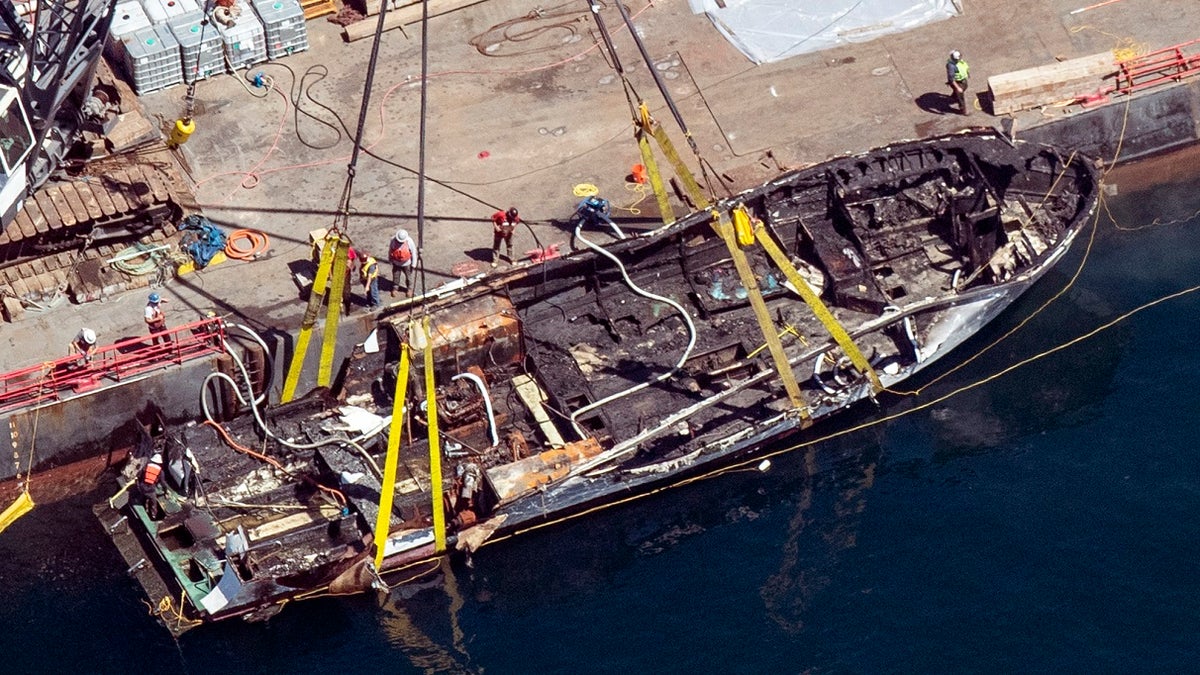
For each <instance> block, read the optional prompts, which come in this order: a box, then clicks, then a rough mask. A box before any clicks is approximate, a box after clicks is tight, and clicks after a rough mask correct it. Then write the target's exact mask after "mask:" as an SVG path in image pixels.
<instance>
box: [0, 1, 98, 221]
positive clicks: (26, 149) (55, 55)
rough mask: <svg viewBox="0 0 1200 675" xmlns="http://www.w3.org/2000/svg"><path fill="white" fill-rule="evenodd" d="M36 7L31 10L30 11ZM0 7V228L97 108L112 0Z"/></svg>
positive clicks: (60, 158)
mask: <svg viewBox="0 0 1200 675" xmlns="http://www.w3.org/2000/svg"><path fill="white" fill-rule="evenodd" d="M34 3H36V4H34ZM30 4H31V5H32V7H31V11H30V12H29V16H30V17H31V19H32V21H27V20H26V18H25V17H23V16H22V15H21V12H20V10H19V9H18V5H17V4H16V3H14V2H13V0H0V165H2V166H0V168H2V169H3V175H0V225H2V226H7V225H8V224H9V223H10V222H12V220H13V219H14V218H15V217H16V214H17V212H18V211H19V210H20V209H21V207H22V205H23V203H24V200H25V198H26V197H27V196H29V195H30V194H32V193H33V191H34V190H36V189H37V188H39V187H40V186H41V185H42V184H43V183H45V182H46V181H47V180H48V179H49V178H50V175H51V174H52V173H53V172H54V171H55V169H57V168H58V167H59V166H60V164H61V163H62V161H63V160H64V158H65V157H66V156H67V153H68V152H69V151H70V150H71V148H72V146H74V144H75V143H76V142H77V141H78V140H79V139H80V137H81V135H82V133H83V131H84V130H85V129H86V128H87V125H88V124H89V123H98V122H99V120H100V119H101V118H102V117H103V114H104V104H103V103H101V102H100V101H98V100H96V99H95V98H93V96H92V86H93V80H94V78H95V74H96V67H97V66H98V65H99V63H100V58H101V55H102V53H103V50H104V42H105V40H106V39H107V37H108V31H109V27H110V25H111V24H112V18H113V11H114V9H115V7H116V2H115V0H31V3H30Z"/></svg>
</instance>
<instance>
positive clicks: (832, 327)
mask: <svg viewBox="0 0 1200 675" xmlns="http://www.w3.org/2000/svg"><path fill="white" fill-rule="evenodd" d="M738 208H739V209H742V210H744V209H745V207H738ZM754 236H755V238H756V239H758V243H759V244H760V245H761V246H762V247H763V250H765V251H766V252H767V255H769V256H771V260H774V261H775V265H776V266H777V267H778V268H779V269H780V270H781V271H782V272H783V274H784V276H786V277H787V280H788V281H790V282H791V283H792V286H793V287H794V288H795V289H796V292H797V293H799V294H800V297H801V298H804V302H806V303H808V307H809V309H811V310H812V313H813V315H814V316H816V317H817V319H819V320H820V321H821V323H822V324H824V326H825V329H826V330H828V331H829V334H830V335H832V336H833V339H834V341H836V342H837V343H838V346H839V347H841V348H842V351H844V352H846V356H848V357H850V362H851V363H853V364H854V367H855V368H858V371H859V372H860V373H862V374H863V375H866V376H867V378H868V379H870V380H871V386H872V387H874V388H875V391H880V390H881V389H883V384H882V383H880V381H879V375H878V374H876V373H875V369H874V368H872V367H871V364H870V362H868V361H867V358H866V357H865V356H863V353H862V350H860V349H859V348H858V345H856V344H854V340H853V339H851V337H850V334H849V333H847V332H846V329H845V328H843V327H842V324H841V323H839V322H838V320H837V317H835V316H834V315H833V313H832V312H830V311H829V308H828V307H826V306H825V303H823V302H821V298H820V297H819V296H818V295H817V294H816V293H815V292H814V291H813V289H812V288H810V287H809V285H808V283H807V282H806V281H804V278H803V277H801V276H800V274H799V273H798V272H797V271H796V268H795V266H793V265H792V261H791V260H788V257H787V255H785V254H784V252H783V251H782V250H780V248H779V246H778V245H776V243H775V240H774V239H772V238H771V235H770V234H768V233H767V229H766V227H764V226H763V224H762V223H761V222H755V226H754Z"/></svg>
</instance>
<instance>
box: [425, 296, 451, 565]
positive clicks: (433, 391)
mask: <svg viewBox="0 0 1200 675" xmlns="http://www.w3.org/2000/svg"><path fill="white" fill-rule="evenodd" d="M421 332H422V334H423V335H424V337H425V400H426V401H427V402H428V405H427V408H428V411H427V414H428V416H429V483H430V488H429V491H430V492H431V493H432V494H431V495H430V497H431V498H432V499H433V549H434V551H436V552H438V553H441V552H442V551H445V550H446V510H445V509H444V508H442V444H441V438H440V436H439V435H438V418H437V387H436V386H435V383H434V381H433V339H432V338H431V337H430V335H429V317H425V322H424V324H423V325H422V326H421Z"/></svg>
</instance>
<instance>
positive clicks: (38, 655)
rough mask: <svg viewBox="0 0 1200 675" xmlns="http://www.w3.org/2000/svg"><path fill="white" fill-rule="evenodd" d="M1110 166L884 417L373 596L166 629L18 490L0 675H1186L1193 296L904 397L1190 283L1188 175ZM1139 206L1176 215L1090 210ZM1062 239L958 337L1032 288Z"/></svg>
mask: <svg viewBox="0 0 1200 675" xmlns="http://www.w3.org/2000/svg"><path fill="white" fill-rule="evenodd" d="M1179 164H1180V162H1179V161H1178V160H1170V159H1168V160H1162V161H1160V162H1159V163H1157V164H1155V165H1154V166H1153V167H1152V169H1151V174H1152V175H1153V174H1154V173H1155V172H1157V175H1159V176H1160V177H1161V176H1168V177H1169V176H1170V175H1171V174H1178V173H1179V172H1180V168H1179ZM1131 175H1132V174H1131ZM1114 179H1115V182H1116V184H1117V186H1118V188H1119V189H1120V190H1121V193H1122V194H1121V195H1120V196H1117V197H1112V198H1110V199H1109V200H1108V204H1109V207H1110V209H1111V211H1112V214H1113V216H1115V218H1116V223H1114V222H1113V221H1112V220H1111V219H1110V218H1108V217H1107V216H1106V217H1104V218H1102V219H1101V220H1100V222H1099V226H1098V229H1097V232H1096V238H1095V243H1094V245H1093V246H1092V248H1091V251H1090V253H1089V255H1088V259H1087V264H1086V266H1085V267H1084V269H1083V271H1082V273H1081V274H1080V276H1079V278H1078V280H1077V281H1075V283H1074V285H1073V286H1072V287H1071V289H1070V290H1068V291H1067V292H1066V293H1065V294H1064V295H1063V296H1062V297H1061V298H1060V299H1059V300H1058V301H1057V302H1056V303H1055V304H1054V305H1052V307H1051V309H1049V310H1048V311H1046V312H1043V313H1041V314H1039V315H1038V316H1037V317H1035V318H1034V319H1033V320H1032V321H1031V322H1030V323H1029V324H1028V325H1027V326H1026V327H1025V328H1024V329H1023V330H1022V331H1020V332H1019V333H1017V334H1016V335H1015V336H1013V337H1011V338H1009V339H1008V340H1006V341H1005V342H1003V343H1002V344H1001V345H1000V346H999V347H997V348H995V349H993V350H992V351H990V352H988V353H987V354H986V355H985V356H984V357H982V358H981V359H979V360H977V361H976V362H974V363H972V364H971V365H970V366H969V367H967V368H965V369H963V370H961V371H958V372H955V373H953V374H952V375H950V376H949V377H947V378H945V379H944V380H942V381H940V382H938V383H936V384H935V385H934V386H932V387H930V388H929V390H927V391H926V392H924V393H923V394H922V395H921V396H920V397H914V398H906V399H902V400H895V399H892V400H890V401H889V402H888V404H887V406H886V409H885V410H884V411H883V412H886V413H894V412H898V411H905V410H911V411H913V412H911V414H908V415H906V416H903V417H901V418H899V419H895V420H892V421H889V422H886V423H884V424H880V425H876V426H873V427H870V428H867V429H864V430H862V431H859V432H856V433H854V434H851V435H848V436H843V437H840V438H837V439H834V440H832V441H829V442H826V443H823V444H820V445H817V446H815V447H812V448H806V449H802V450H797V451H794V452H790V453H786V454H782V455H780V456H777V457H775V458H773V460H772V463H773V466H772V468H771V469H770V470H769V471H768V472H766V473H759V472H757V471H753V470H750V471H742V472H737V473H731V474H727V475H725V476H721V477H718V478H714V479H711V480H707V481H703V482H700V483H696V484H692V485H689V486H685V487H682V488H677V489H671V490H666V491H664V492H662V493H659V494H656V495H653V496H650V497H648V498H645V499H642V500H639V501H636V502H632V503H629V504H626V505H623V506H620V507H618V508H613V509H609V510H607V511H604V512H601V513H597V514H593V515H592V516H589V517H588V518H586V519H581V520H577V521H574V522H571V523H568V524H566V525H562V526H559V527H555V528H550V529H546V530H542V531H539V532H535V533H532V534H530V535H527V536H525V537H523V538H519V539H514V540H508V541H505V542H502V543H499V544H496V545H494V546H489V547H487V548H485V549H483V550H482V551H480V552H479V554H478V555H477V556H476V558H475V560H474V563H475V564H474V568H473V569H468V568H466V567H465V566H463V565H461V564H456V565H454V566H452V567H448V568H447V569H446V570H444V571H443V572H441V573H439V574H437V575H436V576H435V577H434V578H433V579H432V582H433V583H431V584H430V586H429V587H428V588H425V589H417V590H413V591H409V592H407V593H405V594H404V595H403V596H402V595H400V594H399V593H395V594H393V595H392V596H390V597H384V598H380V597H375V596H359V597H353V598H341V599H323V600H314V601H308V602H300V603H293V604H291V605H289V606H287V607H286V608H285V610H284V611H283V613H282V614H280V615H279V616H277V617H275V618H274V619H272V620H271V621H270V622H269V623H266V624H253V625H250V624H244V623H241V622H233V623H228V624H225V625H218V626H212V627H209V628H203V629H200V630H197V631H193V632H192V633H189V634H187V635H185V636H184V637H183V638H181V639H180V640H179V641H178V642H176V641H174V640H172V639H171V638H170V637H169V635H168V634H167V633H166V631H165V630H163V629H162V628H160V627H158V626H157V625H156V624H155V622H154V620H153V619H152V618H151V617H150V616H149V615H148V614H147V608H146V606H145V605H144V604H143V601H142V596H141V593H140V590H139V589H138V588H137V587H136V585H135V583H134V582H133V581H132V580H131V579H130V578H129V577H127V576H126V575H125V573H124V564H123V563H122V561H121V560H120V558H119V556H118V555H117V554H116V552H115V551H114V550H113V549H111V546H110V544H109V543H108V541H107V540H106V539H105V538H104V536H103V534H102V533H101V531H100V527H99V526H98V525H97V524H96V523H95V521H94V520H93V518H92V516H91V513H90V504H91V503H92V502H93V501H98V500H99V499H100V498H102V497H104V496H106V494H107V493H105V494H93V495H87V496H84V497H81V498H79V499H75V500H72V501H69V502H65V503H60V504H55V505H49V506H39V507H38V508H36V509H35V510H34V511H33V512H32V513H31V514H30V515H28V516H26V517H24V518H23V519H21V520H20V521H18V523H17V524H16V525H14V526H13V527H12V528H10V529H9V530H8V531H7V532H5V533H4V534H2V535H0V592H2V593H3V595H2V596H0V654H2V655H3V658H2V660H0V671H4V672H13V673H19V672H68V671H69V672H82V673H90V672H105V673H109V672H111V673H116V672H130V671H133V672H137V671H145V670H149V669H154V670H156V671H159V672H172V673H203V672H218V671H220V672H232V673H242V672H247V673H294V672H317V671H321V672H347V671H356V672H421V671H431V672H444V671H461V670H469V671H483V670H487V671H490V672H494V673H510V672H512V673H529V672H569V673H577V672H584V673H586V672H612V671H625V672H646V671H668V672H678V671H701V672H713V671H716V672H755V673H758V672H806V671H808V672H881V671H882V672H913V673H929V672H946V671H1017V670H1019V671H1028V670H1034V671H1058V672H1062V671H1068V672H1094V671H1106V672H1129V671H1139V672H1142V671H1148V670H1152V669H1155V670H1161V671H1165V672H1180V671H1195V670H1197V668H1198V666H1197V663H1198V661H1197V657H1198V656H1200V647H1198V645H1200V596H1198V595H1197V589H1198V588H1200V584H1198V583H1197V578H1198V577H1197V574H1198V572H1200V458H1198V453H1197V452H1196V447H1197V443H1196V441H1195V437H1196V432H1195V423H1196V420H1197V418H1198V413H1200V393H1197V386H1196V380H1197V374H1198V373H1200V350H1197V349H1196V340H1197V338H1198V337H1200V293H1196V294H1189V295H1185V296H1183V297H1181V298H1178V299H1175V300H1172V301H1169V302H1166V303H1163V304H1161V305H1158V306H1155V307H1153V308H1150V309H1147V310H1145V311H1143V312H1140V313H1138V314H1136V315H1134V316H1133V317H1131V318H1129V319H1128V320H1126V321H1124V322H1121V323H1119V324H1117V325H1115V326H1114V327H1112V328H1110V329H1108V330H1105V331H1103V332H1101V333H1099V334H1097V335H1096V336H1094V337H1092V338H1090V339H1088V340H1086V341H1084V342H1081V343H1079V344H1077V345H1075V346H1073V347H1071V348H1070V349H1067V350H1064V351H1061V352H1058V353H1056V354H1053V355H1051V356H1049V357H1047V358H1044V359H1041V360H1038V361H1036V362H1034V363H1032V364H1030V365H1028V366H1025V367H1023V368H1021V369H1019V370H1017V371H1016V372H1013V373H1010V374H1008V375H1006V376H1004V377H1001V378H999V379H996V380H994V381H992V382H989V383H987V384H985V385H983V386H980V387H976V388H973V389H969V390H967V391H965V392H964V393H961V394H959V395H957V396H955V397H953V398H949V399H947V400H945V401H943V402H940V403H936V404H934V405H932V406H929V407H925V408H920V407H919V406H922V405H923V404H926V403H928V402H930V401H934V400H936V398H937V397H938V396H941V395H944V394H946V393H949V392H951V391H954V390H956V389H958V388H961V387H964V386H966V385H969V384H971V383H973V382H976V381H978V380H980V379H982V378H984V377H986V376H988V375H990V374H992V373H994V372H996V371H998V370H1000V369H1002V368H1004V367H1006V366H1008V365H1011V364H1013V363H1016V362H1018V361H1020V360H1022V359H1024V358H1026V357H1029V356H1032V355H1034V354H1037V353H1039V352H1042V351H1044V350H1047V349H1050V348H1053V347H1055V346H1057V345H1059V344H1062V343H1063V342H1065V341H1067V340H1070V339H1072V338H1074V337H1076V336H1078V335H1081V334H1083V333H1086V332H1088V331H1089V330H1092V329H1093V328H1095V327H1097V326H1099V325H1101V324H1103V323H1105V322H1107V321H1110V320H1112V319H1114V318H1116V317H1118V316H1119V315H1121V314H1123V313H1124V312H1126V311H1128V310H1130V309H1132V308H1134V307H1137V306H1138V305H1141V304H1143V303H1146V302H1149V301H1151V300H1154V299H1156V298H1159V297H1162V296H1164V295H1167V294H1169V293H1173V292H1176V291H1179V290H1182V289H1185V288H1188V287H1191V286H1193V285H1196V284H1200V218H1197V217H1195V213H1196V210H1197V209H1200V180H1198V179H1196V178H1194V177H1192V178H1188V177H1177V179H1178V181H1179V182H1177V183H1172V184H1160V185H1156V186H1152V187H1150V188H1146V189H1140V190H1139V191H1137V192H1129V191H1127V190H1126V189H1124V188H1123V187H1122V182H1121V180H1122V179H1121V174H1120V173H1118V174H1116V175H1115V176H1114ZM1130 180H1131V183H1133V179H1132V178H1131V179H1130ZM1155 218H1159V219H1160V220H1171V219H1182V221H1183V222H1176V223H1172V224H1165V225H1156V226H1152V227H1146V228H1144V229H1139V230H1136V231H1127V230H1121V229H1118V227H1117V224H1119V225H1120V226H1121V227H1124V228H1135V227H1141V226H1145V225H1148V224H1150V223H1152V221H1153V220H1154V219H1155ZM1086 243H1087V242H1086V241H1081V242H1080V243H1079V244H1078V246H1077V248H1076V249H1075V250H1074V252H1073V253H1072V255H1071V256H1070V257H1069V258H1068V259H1066V260H1065V261H1064V262H1063V263H1062V264H1061V265H1060V266H1059V267H1058V268H1057V269H1056V270H1055V271H1054V273H1053V274H1051V275H1050V276H1049V277H1047V278H1046V279H1045V280H1044V281H1043V282H1042V283H1041V284H1040V285H1039V286H1038V287H1037V288H1035V289H1034V291H1033V292H1032V293H1031V294H1030V295H1029V296H1028V297H1026V298H1025V299H1023V301H1022V302H1021V303H1020V304H1019V305H1018V306H1016V307H1014V308H1013V310H1012V311H1011V312H1009V313H1008V314H1006V315H1005V316H1004V317H1002V319H1001V321H1000V322H999V323H998V325H996V326H994V327H992V329H990V330H989V331H988V333H987V334H986V335H981V336H979V337H978V338H977V339H975V340H974V341H972V342H970V343H968V344H967V345H966V347H965V350H964V353H969V352H972V351H978V350H979V349H980V348H982V347H983V346H984V345H986V344H987V343H988V342H990V341H991V340H992V339H994V338H995V337H997V336H998V335H1000V334H1001V333H1002V332H1003V331H1004V330H1007V329H1008V328H1009V327H1012V326H1013V325H1015V323H1016V322H1017V321H1019V320H1020V319H1021V318H1023V317H1025V316H1027V315H1028V314H1029V313H1030V312H1032V311H1033V310H1035V309H1036V308H1037V307H1038V306H1039V305H1040V304H1041V303H1042V302H1044V301H1045V300H1046V299H1047V298H1049V297H1050V296H1052V295H1053V294H1055V293H1056V292H1058V291H1059V290H1060V289H1062V288H1063V287H1064V286H1065V285H1066V284H1067V283H1068V281H1069V280H1070V278H1071V276H1072V275H1073V274H1074V271H1075V269H1076V268H1077V267H1078V266H1079V264H1080V261H1081V260H1082V259H1083V254H1084V248H1085V246H1086ZM879 416H880V413H878V412H876V411H872V410H863V411H861V412H859V413H858V414H855V415H852V416H850V417H848V418H847V421H848V422H851V421H852V422H866V421H870V420H872V419H876V418H878V417H879Z"/></svg>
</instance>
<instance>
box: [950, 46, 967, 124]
mask: <svg viewBox="0 0 1200 675" xmlns="http://www.w3.org/2000/svg"><path fill="white" fill-rule="evenodd" d="M969 71H970V66H968V65H967V62H966V61H963V59H962V54H960V53H959V51H958V50H957V49H955V50H954V51H952V52H950V59H949V60H948V61H946V84H948V85H950V93H951V95H953V96H954V100H955V101H958V109H959V110H960V111H962V114H964V115H970V114H971V109H970V108H969V107H967V75H968V72H969Z"/></svg>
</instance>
